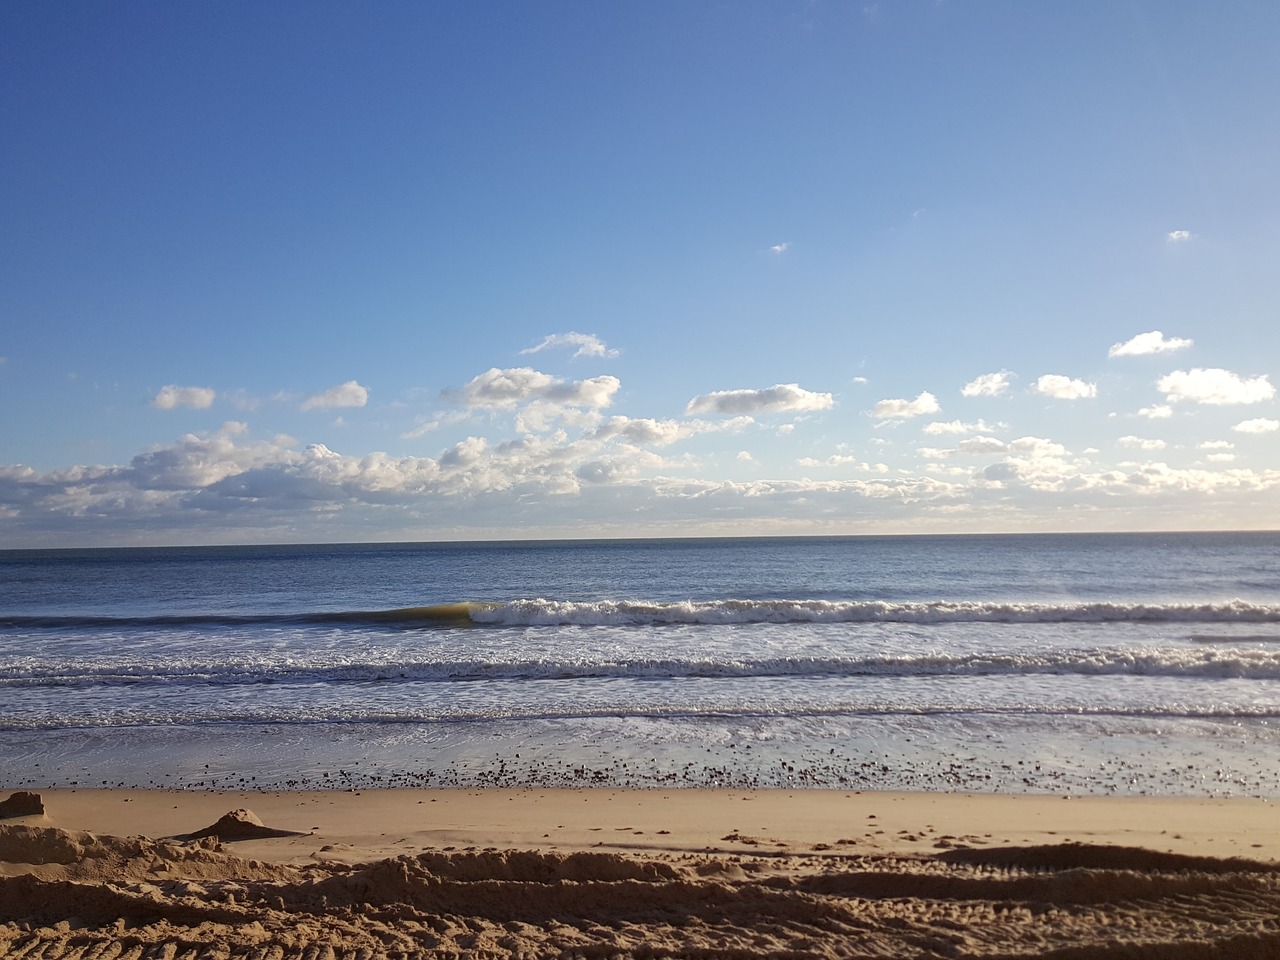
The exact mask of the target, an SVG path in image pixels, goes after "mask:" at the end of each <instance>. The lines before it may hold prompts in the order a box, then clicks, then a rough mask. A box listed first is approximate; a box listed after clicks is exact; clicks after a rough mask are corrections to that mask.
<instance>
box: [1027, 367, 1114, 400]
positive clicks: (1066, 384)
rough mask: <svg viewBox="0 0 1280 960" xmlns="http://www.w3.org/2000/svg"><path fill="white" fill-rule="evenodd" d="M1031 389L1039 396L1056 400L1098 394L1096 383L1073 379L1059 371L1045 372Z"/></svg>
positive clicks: (1081, 398) (1084, 397)
mask: <svg viewBox="0 0 1280 960" xmlns="http://www.w3.org/2000/svg"><path fill="white" fill-rule="evenodd" d="M1031 389H1032V390H1033V391H1034V392H1035V393H1038V394H1040V395H1041V396H1045V397H1054V398H1056V399H1058V400H1084V399H1086V398H1088V397H1096V396H1097V395H1098V387H1097V385H1096V384H1092V383H1086V382H1085V381H1084V380H1073V379H1072V378H1071V377H1064V376H1062V374H1059V373H1046V374H1045V375H1044V376H1043V377H1040V378H1039V379H1038V380H1036V382H1035V383H1034V384H1032V387H1031Z"/></svg>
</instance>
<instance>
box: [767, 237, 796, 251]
mask: <svg viewBox="0 0 1280 960" xmlns="http://www.w3.org/2000/svg"><path fill="white" fill-rule="evenodd" d="M790 249H791V241H789V240H788V241H787V242H785V243H775V244H774V245H773V246H772V247H770V248H769V252H770V253H774V254H782V253H786V252H787V251H788V250H790Z"/></svg>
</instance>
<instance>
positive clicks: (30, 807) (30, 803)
mask: <svg viewBox="0 0 1280 960" xmlns="http://www.w3.org/2000/svg"><path fill="white" fill-rule="evenodd" d="M43 815H44V803H43V802H42V801H41V799H40V794H38V793H28V792H27V791H25V790H19V791H17V792H16V793H11V794H9V796H8V798H6V799H4V800H0V820H11V819H13V818H14V817H39V816H43Z"/></svg>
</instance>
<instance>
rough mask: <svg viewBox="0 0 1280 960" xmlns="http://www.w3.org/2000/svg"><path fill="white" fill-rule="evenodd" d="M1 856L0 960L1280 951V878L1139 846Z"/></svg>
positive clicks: (1086, 958)
mask: <svg viewBox="0 0 1280 960" xmlns="http://www.w3.org/2000/svg"><path fill="white" fill-rule="evenodd" d="M0 858H3V860H5V861H7V864H8V866H7V870H8V872H10V873H14V872H16V873H18V874H19V875H8V876H5V875H0V958H4V957H15V958H16V957H22V958H28V960H29V958H36V957H58V958H59V960H94V958H100V957H101V958H109V957H122V956H125V957H128V958H130V960H151V958H155V960H162V958H163V960H174V958H178V960H181V958H187V957H191V958H194V957H198V956H217V957H219V958H225V960H231V958H237V960H238V958H246V960H247V958H254V960H263V958H270V960H295V958H297V960H318V958H320V957H324V958H330V957H332V958H334V960H339V958H347V957H351V958H356V957H359V958H361V960H373V958H381V957H393V956H394V957H397V958H400V960H409V958H417V957H427V956H441V955H447V956H454V957H477V958H478V957H507V956H513V957H514V956H548V955H549V956H561V955H565V956H592V957H612V956H645V957H655V956H672V957H703V958H707V957H754V956H773V957H798V956H807V957H808V956H811V957H873V956H876V957H885V956H892V957H938V956H947V957H979V956H985V957H991V956H1001V957H1010V958H1011V957H1055V958H1059V960H1065V958H1071V960H1093V958H1139V957H1144V958H1156V957H1158V958H1162V960H1163V958H1168V960H1208V958H1228V957H1229V958H1230V960H1262V958H1271V960H1274V958H1275V957H1278V956H1280V873H1278V872H1277V868H1276V867H1274V866H1271V865H1264V864H1250V863H1249V862H1247V861H1234V862H1231V861H1209V860H1204V859H1203V858H1178V859H1176V860H1173V861H1171V860H1167V859H1166V858H1162V857H1160V856H1159V855H1150V854H1149V852H1148V851H1136V850H1126V849H1124V848H1110V849H1108V848H1085V847H1081V846H1069V847H1062V848H1059V847H1041V848H1031V849H1025V850H1022V851H1015V850H1012V849H1006V850H997V851H983V852H982V853H981V854H977V853H975V851H948V852H947V853H945V854H942V855H940V856H938V857H935V858H909V857H836V856H828V857H800V856H795V857H787V856H770V857H768V858H759V859H756V858H751V857H728V858H726V857H723V856H722V857H721V858H720V859H711V858H703V857H699V856H694V855H691V854H686V855H682V856H680V857H679V859H674V860H673V859H662V860H660V859H645V858H641V857H638V856H631V855H624V854H604V853H598V854H587V853H578V854H572V855H563V856H562V855H558V854H554V853H537V852H522V851H507V852H494V853H482V854H481V853H458V854H450V853H428V854H423V855H421V856H412V857H410V856H407V857H400V858H396V859H393V860H383V861H379V862H376V863H371V864H365V865H361V866H357V867H351V866H347V865H342V864H333V863H317V864H314V865H309V866H307V867H304V868H290V867H283V866H270V865H265V864H261V863H257V862H255V861H252V860H244V859H239V858H236V857H233V856H230V855H228V854H227V853H225V852H223V851H221V850H220V849H219V848H218V844H217V843H216V842H215V841H213V840H209V839H205V840H201V841H199V842H196V843H176V842H173V841H153V840H147V839H145V838H139V837H133V838H123V839H122V838H114V837H103V836H93V835H91V834H73V833H68V832H66V831H58V830H51V829H42V828H33V827H17V826H10V827H0ZM37 858H43V859H42V860H37ZM1113 861H1114V863H1113ZM18 864H28V865H31V866H28V867H25V868H23V869H21V870H19V869H18V866H17V865H18ZM5 869H6V864H5V863H0V874H3V873H4V872H5Z"/></svg>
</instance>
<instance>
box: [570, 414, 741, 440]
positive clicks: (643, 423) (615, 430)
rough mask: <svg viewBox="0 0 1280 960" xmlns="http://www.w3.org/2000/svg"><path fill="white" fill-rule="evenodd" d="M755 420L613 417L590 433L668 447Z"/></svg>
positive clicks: (595, 436)
mask: <svg viewBox="0 0 1280 960" xmlns="http://www.w3.org/2000/svg"><path fill="white" fill-rule="evenodd" d="M753 423H755V421H754V420H752V419H751V418H750V417H734V418H733V419H731V420H724V421H720V422H717V423H711V422H709V421H706V420H651V419H648V418H644V417H635V418H633V417H610V418H609V419H608V420H607V421H605V422H604V423H603V424H601V425H600V427H599V428H598V429H597V430H596V431H595V432H594V433H593V434H591V439H593V440H612V439H620V440H622V441H624V442H626V443H633V444H637V445H648V446H654V447H666V446H670V445H671V444H673V443H675V442H676V441H678V440H684V439H686V438H687V437H692V436H696V435H697V434H700V433H716V432H722V431H735V430H742V429H744V428H745V427H749V426H751V425H752V424H753Z"/></svg>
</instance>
